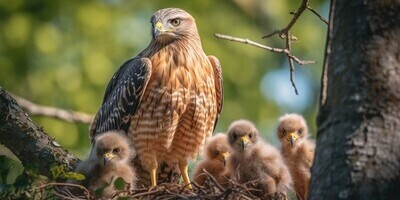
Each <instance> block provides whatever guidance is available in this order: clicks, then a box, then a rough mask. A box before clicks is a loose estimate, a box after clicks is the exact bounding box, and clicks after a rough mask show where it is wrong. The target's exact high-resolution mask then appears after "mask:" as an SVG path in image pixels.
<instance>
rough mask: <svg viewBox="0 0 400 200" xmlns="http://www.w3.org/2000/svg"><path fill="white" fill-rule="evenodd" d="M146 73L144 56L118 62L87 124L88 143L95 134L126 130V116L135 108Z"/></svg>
mask: <svg viewBox="0 0 400 200" xmlns="http://www.w3.org/2000/svg"><path fill="white" fill-rule="evenodd" d="M150 76H151V62H150V60H149V59H148V58H140V57H136V58H133V59H130V60H128V61H126V62H125V63H124V64H122V65H121V67H120V68H119V69H118V71H117V72H116V73H115V74H114V76H113V77H112V79H111V81H110V83H109V84H108V86H107V89H106V92H105V94H104V98H103V104H102V105H101V107H100V109H99V111H98V112H97V114H96V117H95V118H94V120H93V123H92V125H91V127H90V133H89V134H90V135H89V137H90V138H91V140H92V142H93V139H94V137H95V136H96V134H98V133H103V132H106V131H110V130H122V131H124V132H125V133H127V132H128V128H129V125H130V122H131V119H130V118H131V116H132V115H133V114H134V113H135V112H136V110H137V108H138V107H139V104H140V100H141V97H142V95H143V93H144V91H145V89H146V86H147V83H148V82H149V79H150Z"/></svg>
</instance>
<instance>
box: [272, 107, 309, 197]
mask: <svg viewBox="0 0 400 200" xmlns="http://www.w3.org/2000/svg"><path fill="white" fill-rule="evenodd" d="M277 137H278V139H279V141H280V142H281V151H282V155H283V157H284V159H285V161H286V163H287V165H288V167H289V171H290V174H291V175H292V179H293V184H294V189H295V191H296V194H297V197H298V199H301V200H306V199H307V198H308V191H309V187H310V179H311V171H310V170H311V166H312V164H313V160H314V151H315V142H314V141H313V140H311V139H308V127H307V123H306V121H305V120H304V118H303V116H301V115H298V114H286V115H283V116H282V117H281V118H280V119H279V124H278V128H277Z"/></svg>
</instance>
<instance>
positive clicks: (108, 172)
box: [75, 131, 136, 198]
mask: <svg viewBox="0 0 400 200" xmlns="http://www.w3.org/2000/svg"><path fill="white" fill-rule="evenodd" d="M133 155H134V150H133V148H132V147H131V145H130V143H129V139H128V138H127V137H126V136H125V135H124V134H122V133H119V132H113V131H110V132H106V133H103V134H101V135H99V136H97V137H96V139H95V142H94V146H93V147H92V149H91V152H90V156H89V159H88V160H86V161H83V162H80V163H79V164H78V165H77V167H76V170H75V171H76V172H78V173H81V174H83V175H85V177H86V179H85V180H84V181H83V182H81V184H82V185H83V186H85V187H87V188H88V189H89V190H90V191H92V192H94V191H95V190H96V189H98V188H100V187H104V186H105V185H107V184H109V186H107V187H106V188H105V189H104V190H103V193H102V197H106V198H107V197H111V196H112V195H113V194H114V193H115V191H116V189H115V188H114V181H115V180H116V179H117V178H119V177H121V178H123V179H124V181H125V182H126V183H128V184H129V185H130V188H131V189H133V188H135V183H136V175H135V171H134V169H133V168H132V167H131V165H130V163H131V160H132V157H133ZM127 186H128V185H127Z"/></svg>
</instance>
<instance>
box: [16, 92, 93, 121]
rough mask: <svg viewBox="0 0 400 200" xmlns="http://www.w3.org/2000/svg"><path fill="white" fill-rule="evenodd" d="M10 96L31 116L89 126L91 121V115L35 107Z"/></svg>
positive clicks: (48, 107) (21, 99)
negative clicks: (52, 118)
mask: <svg viewBox="0 0 400 200" xmlns="http://www.w3.org/2000/svg"><path fill="white" fill-rule="evenodd" d="M12 96H13V97H14V98H15V100H16V101H17V103H18V104H19V105H20V106H21V107H22V109H24V110H25V111H26V112H28V113H29V114H31V115H37V116H47V117H54V118H57V119H60V120H63V121H67V122H80V123H84V124H91V123H92V121H93V115H89V114H86V113H83V112H76V111H71V110H65V109H61V108H55V107H50V106H43V105H37V104H35V103H33V102H31V101H29V100H26V99H24V98H22V97H19V96H17V95H14V94H13V95H12Z"/></svg>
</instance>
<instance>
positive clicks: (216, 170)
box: [193, 133, 230, 185]
mask: <svg viewBox="0 0 400 200" xmlns="http://www.w3.org/2000/svg"><path fill="white" fill-rule="evenodd" d="M229 151H230V147H229V144H228V139H227V137H226V135H225V134H223V133H218V134H216V135H215V136H214V137H212V138H211V139H210V141H209V142H207V144H206V147H205V151H204V155H203V156H204V159H203V160H202V161H201V162H200V163H199V164H197V166H196V169H195V170H194V173H193V178H194V181H195V182H196V183H197V184H199V185H203V184H204V182H205V181H206V180H207V178H208V176H207V175H206V174H204V171H203V169H205V170H207V172H209V173H210V174H211V175H212V176H213V177H214V178H215V179H216V181H218V183H220V184H225V183H227V182H228V180H227V177H225V174H224V173H225V170H226V168H225V167H226V161H227V159H228V157H229V155H230V152H229Z"/></svg>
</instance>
